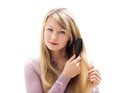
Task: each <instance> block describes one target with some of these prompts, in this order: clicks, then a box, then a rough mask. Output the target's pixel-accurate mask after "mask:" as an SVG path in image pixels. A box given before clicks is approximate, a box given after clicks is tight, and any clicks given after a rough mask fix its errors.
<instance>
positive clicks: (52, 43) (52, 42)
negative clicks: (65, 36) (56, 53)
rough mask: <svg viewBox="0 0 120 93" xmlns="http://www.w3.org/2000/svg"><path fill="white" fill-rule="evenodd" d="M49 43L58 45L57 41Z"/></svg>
mask: <svg viewBox="0 0 120 93" xmlns="http://www.w3.org/2000/svg"><path fill="white" fill-rule="evenodd" d="M50 44H52V45H58V43H54V42H50Z"/></svg>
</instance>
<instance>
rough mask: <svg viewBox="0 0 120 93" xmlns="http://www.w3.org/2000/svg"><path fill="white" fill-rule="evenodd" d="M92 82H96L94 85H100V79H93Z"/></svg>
mask: <svg viewBox="0 0 120 93" xmlns="http://www.w3.org/2000/svg"><path fill="white" fill-rule="evenodd" d="M90 82H91V83H92V84H94V86H96V85H99V83H100V81H97V80H96V79H91V80H90Z"/></svg>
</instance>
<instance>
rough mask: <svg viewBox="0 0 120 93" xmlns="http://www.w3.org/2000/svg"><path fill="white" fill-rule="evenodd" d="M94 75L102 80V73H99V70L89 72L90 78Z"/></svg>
mask: <svg viewBox="0 0 120 93" xmlns="http://www.w3.org/2000/svg"><path fill="white" fill-rule="evenodd" d="M92 75H96V77H98V78H100V79H101V77H100V73H99V71H98V70H97V69H93V70H91V71H90V72H89V76H92Z"/></svg>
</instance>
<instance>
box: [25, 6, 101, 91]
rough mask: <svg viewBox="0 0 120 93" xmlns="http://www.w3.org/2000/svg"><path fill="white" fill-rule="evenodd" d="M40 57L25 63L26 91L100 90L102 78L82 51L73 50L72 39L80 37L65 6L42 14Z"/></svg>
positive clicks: (73, 20) (83, 49) (83, 50)
mask: <svg viewBox="0 0 120 93" xmlns="http://www.w3.org/2000/svg"><path fill="white" fill-rule="evenodd" d="M41 35H42V36H41V51H40V52H41V53H40V59H38V60H30V61H29V62H28V63H27V64H26V65H25V82H26V90H27V93H99V91H98V88H97V85H98V84H99V83H100V80H101V77H100V74H99V72H98V70H96V69H95V68H94V67H93V66H90V65H89V64H88V61H87V57H86V52H85V47H84V44H83V42H82V50H81V53H80V54H79V55H78V56H77V55H76V54H75V53H74V52H73V42H74V41H76V40H77V39H78V38H80V39H81V40H82V38H81V34H80V31H79V29H78V27H77V24H76V23H75V19H74V18H73V16H72V15H71V14H70V13H69V12H68V10H67V9H65V8H58V9H53V10H51V11H49V12H48V14H47V15H46V16H45V19H44V22H43V28H42V34H41Z"/></svg>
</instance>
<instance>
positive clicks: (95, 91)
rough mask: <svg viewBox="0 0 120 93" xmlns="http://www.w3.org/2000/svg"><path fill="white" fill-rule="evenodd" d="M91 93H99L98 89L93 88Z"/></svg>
mask: <svg viewBox="0 0 120 93" xmlns="http://www.w3.org/2000/svg"><path fill="white" fill-rule="evenodd" d="M92 93H100V91H99V88H98V87H95V88H93V91H92Z"/></svg>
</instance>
